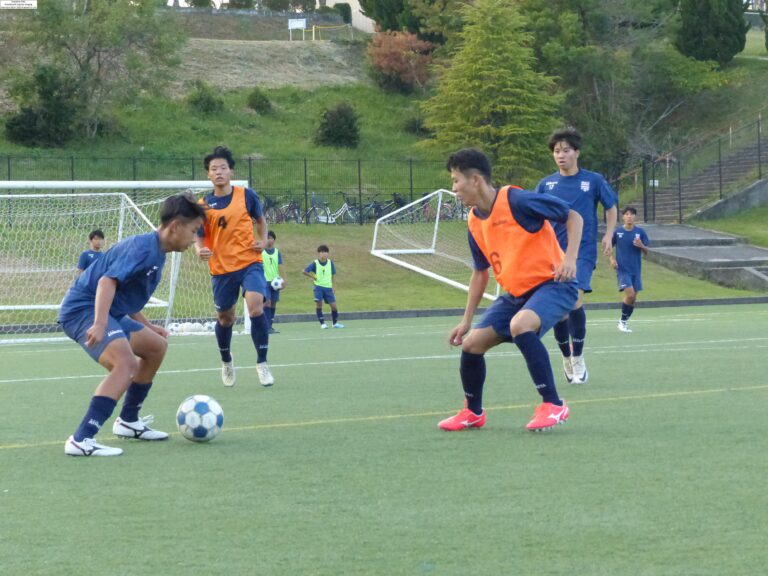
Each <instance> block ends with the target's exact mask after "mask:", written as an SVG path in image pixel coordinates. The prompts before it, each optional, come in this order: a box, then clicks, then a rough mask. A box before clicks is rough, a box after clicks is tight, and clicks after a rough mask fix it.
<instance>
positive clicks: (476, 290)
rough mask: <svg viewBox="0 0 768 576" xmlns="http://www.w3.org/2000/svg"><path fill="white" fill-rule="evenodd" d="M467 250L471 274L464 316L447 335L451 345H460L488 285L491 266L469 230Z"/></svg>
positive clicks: (470, 326)
mask: <svg viewBox="0 0 768 576" xmlns="http://www.w3.org/2000/svg"><path fill="white" fill-rule="evenodd" d="M467 239H468V241H469V250H470V252H471V253H472V276H470V278H469V290H468V291H467V305H466V306H465V307H464V316H462V318H461V322H459V324H458V325H457V326H456V327H455V328H454V329H453V330H451V333H450V334H449V335H448V343H449V344H450V345H451V346H460V345H461V343H462V342H463V341H464V336H465V335H466V334H467V332H469V330H470V328H472V318H474V317H475V312H476V311H477V307H478V306H479V305H480V300H482V299H483V294H484V293H485V288H486V286H488V277H489V274H488V269H489V268H490V267H491V266H490V264H489V263H488V260H487V259H486V258H485V255H484V254H483V252H482V251H481V250H480V247H479V246H478V245H477V242H475V239H474V237H473V236H472V233H471V232H467Z"/></svg>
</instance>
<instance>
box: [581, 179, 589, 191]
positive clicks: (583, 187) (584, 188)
mask: <svg viewBox="0 0 768 576" xmlns="http://www.w3.org/2000/svg"><path fill="white" fill-rule="evenodd" d="M581 191H582V192H589V182H587V181H586V180H582V181H581Z"/></svg>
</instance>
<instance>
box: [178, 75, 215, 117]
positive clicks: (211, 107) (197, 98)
mask: <svg viewBox="0 0 768 576" xmlns="http://www.w3.org/2000/svg"><path fill="white" fill-rule="evenodd" d="M187 104H189V106H190V107H191V108H192V109H193V110H196V111H198V112H201V113H202V114H206V115H208V114H217V113H219V112H221V111H222V110H224V100H223V99H222V98H221V97H220V96H219V95H218V94H217V93H216V91H215V90H214V89H213V88H212V87H211V86H210V85H208V84H206V83H205V82H203V81H201V80H197V81H195V88H194V90H192V92H190V93H189V95H188V96H187Z"/></svg>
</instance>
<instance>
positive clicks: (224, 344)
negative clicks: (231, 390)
mask: <svg viewBox="0 0 768 576" xmlns="http://www.w3.org/2000/svg"><path fill="white" fill-rule="evenodd" d="M214 333H215V334H216V343H217V344H218V346H219V354H221V381H222V383H223V384H224V386H227V387H232V386H234V385H235V380H236V376H235V364H234V362H233V359H232V352H231V351H230V346H231V344H232V325H231V324H230V325H229V326H224V325H223V324H222V323H221V320H217V321H216V326H215V327H214Z"/></svg>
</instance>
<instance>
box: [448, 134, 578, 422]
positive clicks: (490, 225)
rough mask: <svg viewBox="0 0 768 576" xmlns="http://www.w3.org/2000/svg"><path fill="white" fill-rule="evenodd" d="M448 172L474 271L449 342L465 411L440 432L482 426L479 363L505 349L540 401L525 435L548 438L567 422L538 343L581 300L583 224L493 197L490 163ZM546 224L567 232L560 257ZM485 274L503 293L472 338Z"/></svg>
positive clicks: (515, 193) (541, 206) (465, 157)
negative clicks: (514, 350) (464, 210)
mask: <svg viewBox="0 0 768 576" xmlns="http://www.w3.org/2000/svg"><path fill="white" fill-rule="evenodd" d="M447 167H448V170H450V172H451V180H452V182H453V191H454V192H455V193H456V194H457V195H458V197H459V200H461V201H462V203H463V204H465V205H466V206H467V207H469V208H470V210H469V215H468V218H467V225H468V227H469V234H468V236H469V247H470V250H471V252H472V260H473V262H474V264H473V270H472V276H471V278H470V280H469V294H468V296H467V306H466V308H465V310H464V317H463V318H462V319H461V322H460V323H459V325H458V326H456V327H455V328H454V329H453V330H452V331H451V333H450V335H449V337H448V341H449V343H450V344H451V345H452V346H461V363H460V368H459V374H460V375H461V384H462V386H463V388H464V397H465V406H464V409H463V410H461V411H460V412H459V413H458V414H456V415H455V416H452V417H451V418H446V419H445V420H442V421H441V422H440V423H439V424H438V426H439V427H440V428H441V429H443V430H447V431H456V430H463V429H465V428H481V427H482V426H483V425H484V424H485V411H484V410H483V386H484V384H485V356H484V355H485V353H486V352H487V351H488V350H490V349H491V348H493V347H494V346H498V345H499V344H501V343H502V342H509V341H513V342H514V343H515V344H516V345H517V347H518V349H519V350H520V353H521V354H522V355H523V358H524V359H525V362H526V364H527V366H528V372H529V373H530V376H531V379H532V380H533V385H534V387H535V388H536V391H537V392H538V393H539V394H540V395H541V399H542V402H541V404H540V405H539V406H538V407H537V408H536V410H535V412H534V413H533V418H532V419H531V421H530V422H528V425H527V426H526V427H527V428H528V429H529V430H545V429H547V428H551V427H552V426H554V425H555V424H559V423H562V422H565V421H566V420H567V419H568V416H569V409H568V406H567V405H566V403H565V401H563V400H561V399H560V396H558V393H557V388H556V386H555V378H554V376H553V374H552V365H551V364H550V362H549V354H548V353H547V349H546V348H545V347H544V344H543V343H542V342H541V336H542V335H543V334H544V333H545V332H546V331H547V330H549V329H550V328H551V327H552V325H553V324H554V323H555V322H557V321H558V320H560V319H561V318H562V317H563V316H564V315H565V314H567V313H568V311H569V310H571V309H572V308H573V305H574V304H575V303H576V299H577V298H578V289H577V287H576V282H575V281H574V277H575V276H576V256H577V253H578V248H579V242H580V240H581V227H582V219H581V216H579V214H578V213H577V212H575V211H574V210H571V209H569V208H568V205H567V204H566V203H565V202H563V201H562V200H559V199H557V198H555V197H554V196H550V195H548V194H534V193H532V192H526V191H524V190H522V189H520V188H517V187H516V186H505V187H503V188H501V189H500V190H498V191H497V190H496V189H494V188H493V187H492V186H491V163H490V161H489V160H488V157H487V156H486V155H485V154H483V153H482V152H481V151H479V150H475V149H464V150H459V151H458V152H456V153H455V154H453V155H451V156H450V158H448V163H447ZM549 220H553V221H555V222H562V223H563V224H565V225H566V226H567V228H568V246H567V248H566V251H565V254H563V251H562V249H561V248H560V245H559V244H558V241H557V237H556V235H555V232H554V230H553V229H552V225H551V224H550V222H549ZM490 267H493V273H494V276H495V278H496V281H497V282H498V283H499V284H500V285H501V287H502V288H504V291H505V292H504V293H503V294H502V295H501V296H500V297H499V298H497V299H496V300H495V301H494V303H493V304H492V305H491V306H490V307H489V308H488V310H486V312H485V314H483V316H482V318H481V319H480V321H479V322H478V323H477V324H476V325H475V326H474V328H472V330H471V331H470V328H471V325H472V318H473V317H474V314H475V310H476V309H477V306H478V304H479V303H480V300H481V299H482V297H483V293H484V291H485V287H486V285H487V284H488V276H489V274H488V268H490Z"/></svg>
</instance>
